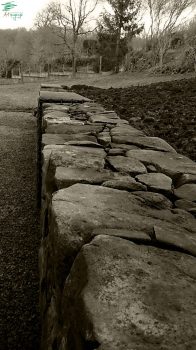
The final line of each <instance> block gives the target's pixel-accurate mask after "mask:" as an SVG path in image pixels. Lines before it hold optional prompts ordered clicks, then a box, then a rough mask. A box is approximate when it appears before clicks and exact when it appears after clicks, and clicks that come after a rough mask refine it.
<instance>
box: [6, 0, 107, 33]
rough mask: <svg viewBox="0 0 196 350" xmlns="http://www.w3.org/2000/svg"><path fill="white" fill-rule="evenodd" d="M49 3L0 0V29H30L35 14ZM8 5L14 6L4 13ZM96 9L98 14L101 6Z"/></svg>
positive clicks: (47, 0)
mask: <svg viewBox="0 0 196 350" xmlns="http://www.w3.org/2000/svg"><path fill="white" fill-rule="evenodd" d="M50 2H51V0H13V1H12V0H0V29H7V28H11V29H15V28H21V27H25V28H27V29H30V28H32V27H33V23H34V19H35V17H36V14H37V13H38V12H39V11H41V10H42V9H44V8H45V7H46V6H47V4H48V3H50ZM10 3H11V6H10V7H12V4H13V5H16V6H13V7H12V8H11V9H10V10H8V11H6V8H8V6H9V4H10ZM98 7H99V9H97V10H96V12H97V13H100V12H101V11H102V10H103V5H102V6H101V8H100V6H98ZM104 7H105V6H104Z"/></svg>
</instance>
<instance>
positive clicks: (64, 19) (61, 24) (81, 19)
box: [35, 0, 98, 75]
mask: <svg viewBox="0 0 196 350" xmlns="http://www.w3.org/2000/svg"><path fill="white" fill-rule="evenodd" d="M97 4H98V0H67V1H66V2H65V3H63V4H61V3H60V2H52V3H50V4H49V5H48V6H47V8H46V9H44V10H43V11H42V12H40V13H39V14H38V15H37V18H36V20H35V25H36V26H37V27H43V26H50V27H51V28H53V30H54V32H55V33H56V35H57V36H58V37H59V38H61V40H62V43H61V44H63V45H64V46H65V48H66V50H67V51H68V52H69V53H70V54H71V57H72V73H73V75H75V73H76V62H77V43H78V38H79V36H81V35H84V34H86V33H88V32H92V31H93V30H92V29H91V30H90V29H89V30H88V29H87V28H88V23H89V22H90V21H91V20H92V17H91V15H92V14H93V12H94V11H95V9H96V6H97Z"/></svg>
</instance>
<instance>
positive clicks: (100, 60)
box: [99, 56, 102, 73]
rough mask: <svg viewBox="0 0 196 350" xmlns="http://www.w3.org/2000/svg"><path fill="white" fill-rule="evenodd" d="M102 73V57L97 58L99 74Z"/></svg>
mask: <svg viewBox="0 0 196 350" xmlns="http://www.w3.org/2000/svg"><path fill="white" fill-rule="evenodd" d="M101 72H102V56H100V57H99V73H101Z"/></svg>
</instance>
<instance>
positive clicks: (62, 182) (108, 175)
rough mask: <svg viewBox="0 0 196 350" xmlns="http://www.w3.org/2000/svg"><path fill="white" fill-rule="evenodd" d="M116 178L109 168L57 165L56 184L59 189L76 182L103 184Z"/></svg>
mask: <svg viewBox="0 0 196 350" xmlns="http://www.w3.org/2000/svg"><path fill="white" fill-rule="evenodd" d="M113 178H114V174H113V173H112V172H111V171H109V170H104V169H103V170H102V171H97V170H94V169H91V168H88V169H81V168H66V167H57V168H56V172H55V180H54V181H55V184H56V187H57V188H58V189H60V188H66V187H69V186H71V185H74V184H76V183H86V184H88V183H89V184H96V185H98V184H100V185H101V184H102V183H103V182H104V181H109V180H111V179H113Z"/></svg>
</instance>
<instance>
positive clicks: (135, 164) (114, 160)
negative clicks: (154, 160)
mask: <svg viewBox="0 0 196 350" xmlns="http://www.w3.org/2000/svg"><path fill="white" fill-rule="evenodd" d="M107 161H108V162H109V163H110V165H111V166H112V167H113V168H114V169H115V170H117V171H120V172H122V173H128V174H131V175H137V174H144V173H146V172H147V170H146V167H145V166H144V165H143V164H142V163H141V162H140V161H138V160H136V159H134V158H127V157H123V156H116V157H107Z"/></svg>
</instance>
